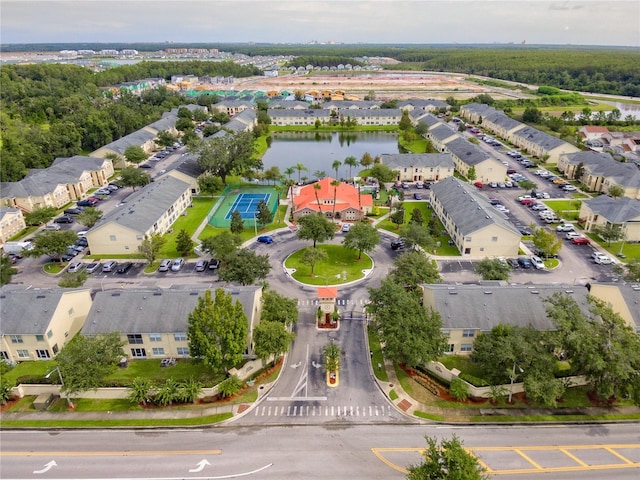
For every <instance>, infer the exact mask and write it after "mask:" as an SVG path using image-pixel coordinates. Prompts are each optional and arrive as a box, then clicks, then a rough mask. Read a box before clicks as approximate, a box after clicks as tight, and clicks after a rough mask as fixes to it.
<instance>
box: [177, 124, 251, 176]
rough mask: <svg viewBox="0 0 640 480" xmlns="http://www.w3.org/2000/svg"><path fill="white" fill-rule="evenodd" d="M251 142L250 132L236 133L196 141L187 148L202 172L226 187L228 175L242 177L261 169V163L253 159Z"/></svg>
mask: <svg viewBox="0 0 640 480" xmlns="http://www.w3.org/2000/svg"><path fill="white" fill-rule="evenodd" d="M253 142H254V138H253V134H252V133H251V132H238V133H234V134H229V135H225V136H223V137H218V138H213V139H210V140H209V139H208V140H199V141H196V142H194V143H193V145H191V146H189V150H190V151H191V152H192V153H194V154H195V155H197V156H198V165H199V166H200V168H201V169H202V170H204V171H205V172H208V173H210V174H212V175H215V176H218V177H220V178H221V179H222V183H223V184H225V185H226V184H227V176H228V175H231V174H236V175H243V174H244V173H245V172H247V171H249V170H252V169H254V168H260V167H262V161H261V160H260V159H259V158H256V157H255V148H254V143H253Z"/></svg>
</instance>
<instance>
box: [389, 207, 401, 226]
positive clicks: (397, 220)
mask: <svg viewBox="0 0 640 480" xmlns="http://www.w3.org/2000/svg"><path fill="white" fill-rule="evenodd" d="M404 215H405V211H404V208H402V207H398V208H396V211H395V212H393V213H392V214H391V215H389V220H391V223H393V224H395V225H396V228H400V225H402V224H403V223H404Z"/></svg>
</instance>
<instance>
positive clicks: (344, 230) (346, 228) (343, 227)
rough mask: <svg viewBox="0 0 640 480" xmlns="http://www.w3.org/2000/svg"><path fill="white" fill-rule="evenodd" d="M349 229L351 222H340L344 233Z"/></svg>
mask: <svg viewBox="0 0 640 480" xmlns="http://www.w3.org/2000/svg"><path fill="white" fill-rule="evenodd" d="M349 230H351V224H350V223H343V224H342V231H343V232H344V233H347V232H348V231H349Z"/></svg>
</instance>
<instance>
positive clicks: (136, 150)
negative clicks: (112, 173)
mask: <svg viewBox="0 0 640 480" xmlns="http://www.w3.org/2000/svg"><path fill="white" fill-rule="evenodd" d="M124 156H125V158H126V159H127V162H131V163H135V164H138V163H142V162H143V161H144V160H146V159H147V157H148V155H147V152H145V151H144V150H143V149H142V147H139V146H138V145H130V146H128V147H127V148H126V149H125V151H124Z"/></svg>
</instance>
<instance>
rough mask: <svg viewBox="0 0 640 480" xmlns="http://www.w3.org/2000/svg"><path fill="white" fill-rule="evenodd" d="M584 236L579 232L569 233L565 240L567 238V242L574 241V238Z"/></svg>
mask: <svg viewBox="0 0 640 480" xmlns="http://www.w3.org/2000/svg"><path fill="white" fill-rule="evenodd" d="M581 236H582V235H580V234H579V233H578V232H569V233H567V234H566V235H565V236H564V238H566V239H567V240H573V239H574V238H579V237H581Z"/></svg>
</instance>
